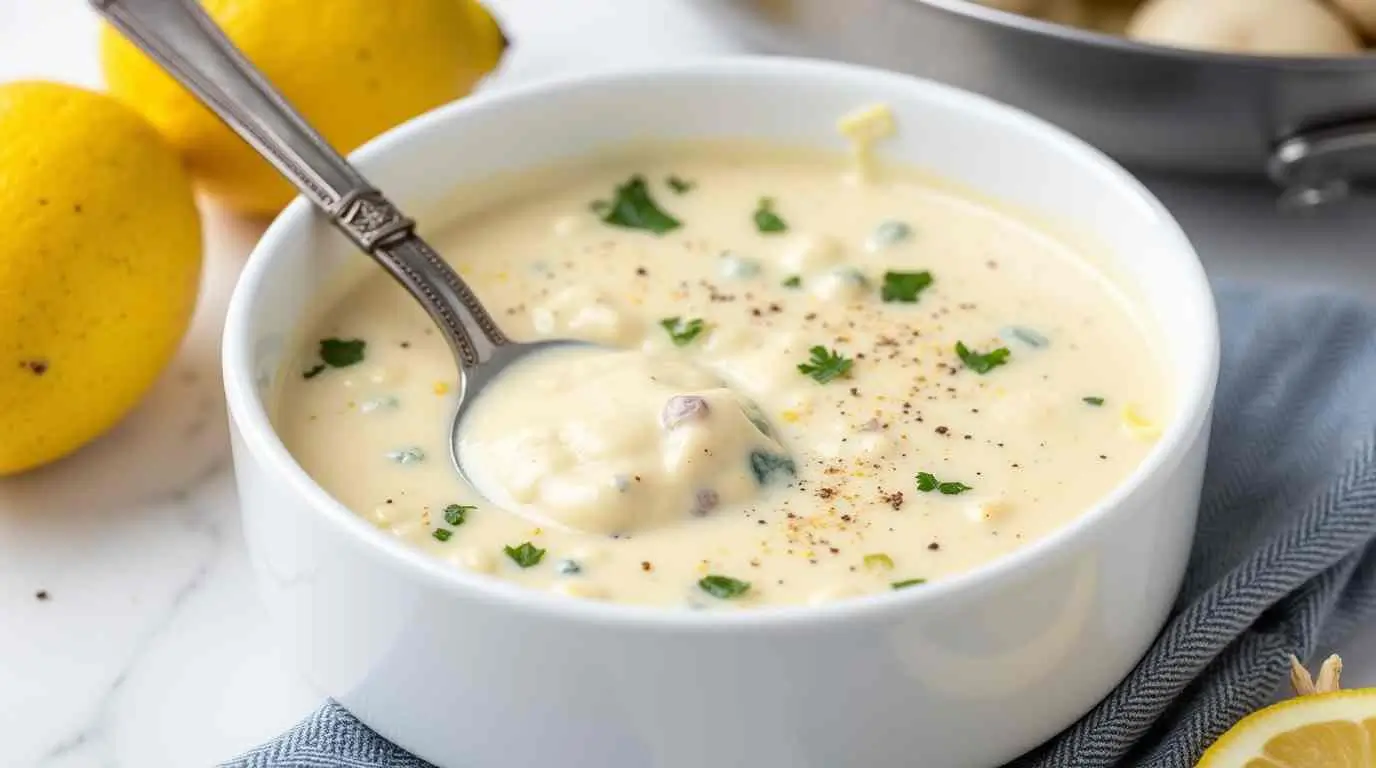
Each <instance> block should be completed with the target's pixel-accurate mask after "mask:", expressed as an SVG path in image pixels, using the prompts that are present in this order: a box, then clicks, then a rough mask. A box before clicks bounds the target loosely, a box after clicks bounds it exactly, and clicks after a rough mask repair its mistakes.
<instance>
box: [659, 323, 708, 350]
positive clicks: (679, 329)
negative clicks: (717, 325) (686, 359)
mask: <svg viewBox="0 0 1376 768" xmlns="http://www.w3.org/2000/svg"><path fill="white" fill-rule="evenodd" d="M659 325H660V327H661V328H663V329H664V330H666V331H668V332H669V338H670V339H673V341H674V346H676V347H684V346H687V345H688V344H689V343H690V342H692V341H693V339H696V338H697V337H698V334H700V333H702V332H703V330H704V329H705V328H706V327H707V323H705V322H704V321H703V319H702V318H700V317H694V318H691V319H688V320H684V319H683V318H681V317H666V318H664V319H663V320H660V321H659Z"/></svg>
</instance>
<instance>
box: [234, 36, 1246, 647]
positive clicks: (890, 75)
mask: <svg viewBox="0 0 1376 768" xmlns="http://www.w3.org/2000/svg"><path fill="white" fill-rule="evenodd" d="M684 76H686V77H701V78H721V77H732V78H738V77H752V76H760V77H769V76H775V77H780V76H787V77H789V78H794V79H797V80H799V81H807V80H810V79H828V78H832V79H840V80H846V81H849V82H853V81H854V80H856V79H866V80H871V81H874V82H886V83H888V84H889V85H890V86H891V87H902V88H905V89H909V90H912V91H913V92H914V94H915V98H918V99H923V100H944V101H946V102H947V103H948V104H950V105H953V106H955V107H956V108H959V109H961V110H963V111H966V112H973V113H977V114H978V116H979V117H980V119H986V120H990V121H993V122H999V123H1002V124H1004V125H1007V126H1011V129H1013V130H1020V131H1023V132H1027V133H1031V134H1036V138H1037V140H1038V141H1041V142H1045V143H1049V144H1059V145H1060V148H1061V149H1062V150H1063V151H1067V152H1069V153H1071V154H1073V155H1075V156H1077V159H1078V161H1079V162H1081V163H1083V164H1084V165H1085V166H1086V167H1087V169H1088V170H1089V171H1090V172H1094V173H1099V174H1103V175H1105V176H1107V177H1108V181H1109V182H1110V183H1113V184H1116V185H1118V186H1120V187H1121V188H1122V190H1123V192H1124V194H1125V195H1128V196H1131V197H1135V198H1136V202H1137V203H1138V204H1140V205H1143V206H1144V213H1145V214H1146V215H1148V216H1150V217H1153V218H1155V219H1156V220H1157V221H1156V225H1157V226H1158V227H1159V228H1160V230H1161V231H1162V233H1163V236H1164V237H1165V238H1166V239H1167V240H1168V241H1173V244H1174V247H1173V248H1172V250H1173V251H1175V254H1174V258H1180V259H1183V260H1184V261H1185V262H1186V263H1185V264H1184V265H1183V266H1184V269H1185V270H1186V273H1187V274H1188V278H1187V280H1186V284H1184V285H1182V286H1180V289H1181V290H1180V292H1179V297H1180V299H1181V300H1182V301H1184V302H1185V303H1186V304H1187V305H1191V304H1192V305H1194V306H1195V307H1197V308H1198V309H1199V310H1201V314H1202V316H1203V317H1204V318H1205V320H1206V323H1205V326H1206V327H1203V328H1199V329H1198V336H1197V341H1198V342H1199V343H1200V344H1202V347H1200V348H1199V350H1198V353H1197V355H1198V356H1200V357H1201V359H1200V361H1199V364H1198V365H1197V369H1196V370H1193V371H1189V372H1188V375H1187V377H1186V379H1185V380H1186V382H1187V383H1186V385H1185V386H1183V387H1181V388H1180V391H1179V400H1178V402H1179V407H1178V413H1177V415H1176V416H1175V418H1174V419H1173V420H1172V421H1171V423H1170V424H1169V426H1167V428H1166V430H1165V431H1164V432H1163V434H1162V436H1161V438H1160V439H1159V440H1158V441H1157V443H1156V444H1155V445H1154V446H1153V447H1152V449H1151V451H1150V452H1149V453H1148V454H1147V456H1146V457H1145V458H1144V459H1143V460H1142V462H1141V463H1140V464H1139V465H1138V466H1137V467H1136V468H1135V469H1134V470H1133V472H1132V473H1131V474H1129V475H1128V476H1127V477H1126V478H1124V479H1123V480H1122V481H1120V482H1119V483H1118V484H1117V485H1116V486H1114V488H1113V490H1112V491H1110V492H1109V493H1108V494H1106V495H1105V496H1103V497H1101V498H1100V499H1099V500H1098V501H1097V502H1096V503H1095V504H1093V505H1092V506H1091V507H1090V508H1089V509H1087V510H1085V511H1084V512H1083V513H1082V514H1080V515H1079V516H1077V517H1076V518H1074V519H1073V520H1071V521H1069V522H1067V523H1066V524H1064V525H1062V526H1060V527H1059V528H1057V529H1056V530H1054V531H1052V532H1050V533H1049V534H1047V535H1045V536H1043V537H1041V538H1040V539H1037V540H1035V541H1033V542H1031V543H1029V544H1027V545H1025V546H1023V547H1021V548H1019V549H1017V550H1015V551H1013V552H1011V553H1009V554H1007V555H1004V556H1003V557H1000V558H997V559H995V560H992V561H990V562H987V563H985V564H983V565H980V566H978V567H976V568H973V569H971V570H969V571H966V572H964V573H960V574H956V575H953V576H950V577H946V578H943V579H940V580H937V581H934V582H931V583H930V584H927V585H924V587H923V588H922V589H918V590H911V589H910V590H895V591H892V592H889V593H881V594H877V595H865V596H858V597H854V598H848V599H846V600H838V601H835V602H832V603H827V604H823V605H780V606H760V607H751V608H749V609H746V610H739V611H721V612H718V611H687V610H675V609H671V608H665V607H662V606H647V605H636V604H621V603H612V602H604V601H594V600H578V599H570V598H568V597H565V596H561V595H554V594H549V593H547V592H544V591H542V590H535V589H531V588H529V587H525V586H521V585H518V584H515V583H513V582H508V581H506V580H504V579H499V578H496V577H492V576H487V575H483V574H477V573H470V572H468V571H466V570H464V569H461V568H455V567H453V566H451V565H448V564H446V563H444V562H442V561H441V560H440V559H439V558H437V557H434V556H433V555H430V554H427V553H425V552H422V551H421V550H419V549H417V548H414V547H412V546H410V545H409V544H407V543H405V542H402V541H399V540H396V539H395V538H392V537H387V536H384V535H383V534H382V533H381V532H379V531H378V530H377V529H376V527H375V526H373V525H372V524H370V523H368V522H367V521H366V520H365V519H364V518H363V517H362V516H360V515H358V514H356V513H355V512H353V511H351V510H349V509H348V508H347V507H345V506H344V505H343V504H342V503H340V502H338V501H336V500H335V499H334V498H333V497H332V496H331V495H330V494H329V493H328V492H326V491H325V490H324V489H323V488H322V487H321V486H319V485H317V484H316V483H315V481H314V480H312V479H311V477H310V476H309V475H308V474H307V473H306V472H305V470H304V469H302V468H301V466H300V465H299V464H297V463H296V461H295V459H294V458H293V457H292V456H291V454H290V453H289V452H288V450H287V448H286V446H285V445H284V444H283V442H282V441H281V439H280V438H279V437H278V436H277V434H276V432H275V430H274V429H273V426H272V423H271V419H270V417H269V415H268V410H267V408H266V403H264V402H263V400H262V399H261V398H259V397H258V394H257V385H256V383H255V377H254V373H253V356H252V348H253V340H252V339H251V338H250V335H249V333H248V328H249V326H250V324H251V314H252V309H253V306H254V304H255V301H256V297H257V295H258V293H259V288H260V286H261V285H262V284H263V283H264V282H265V279H266V276H267V275H268V274H269V272H270V270H271V266H272V264H273V263H274V262H275V260H277V259H280V258H285V257H286V254H288V253H289V252H290V250H291V248H290V247H289V246H290V244H291V243H292V242H293V241H294V240H296V239H299V238H300V237H302V236H303V234H304V233H305V232H306V231H307V229H308V228H309V227H310V226H312V225H313V224H314V223H315V222H316V221H323V219H322V218H321V215H320V214H318V213H316V211H315V210H314V208H313V207H312V206H311V205H310V203H309V202H307V201H306V200H305V199H304V198H302V197H297V198H296V199H295V200H293V201H292V202H291V203H290V204H289V205H288V206H287V207H286V209H285V210H283V211H282V213H281V214H279V215H278V216H277V218H276V219H274V220H273V222H272V223H271V224H270V225H269V227H268V228H267V230H266V231H265V232H264V234H263V236H262V238H261V239H260V240H259V242H258V243H257V244H256V245H255V246H254V248H253V251H252V252H251V254H250V255H249V258H248V261H247V263H246V264H245V266H244V268H243V271H242V273H241V275H240V276H239V281H238V284H237V285H236V286H235V289H234V293H233V296H232V297H231V300H230V304H229V309H228V312H227V314H226V320H225V330H224V336H223V346H222V366H223V373H224V386H225V394H226V400H227V404H228V411H229V417H230V419H231V421H232V422H233V423H234V425H235V427H236V429H237V431H238V434H239V436H240V438H241V440H242V442H243V445H244V447H245V448H246V449H247V450H248V452H249V453H250V454H251V455H252V456H253V457H254V459H255V461H256V462H257V464H259V465H260V466H261V467H262V468H263V470H264V471H266V472H268V473H270V474H275V475H276V476H277V479H278V480H280V481H282V483H283V485H284V486H285V487H286V488H289V489H290V490H291V493H292V494H293V495H294V496H295V497H296V498H297V499H299V500H300V501H301V502H303V503H305V504H306V505H308V506H309V507H310V508H311V509H310V512H309V513H308V514H312V515H316V516H318V517H320V518H323V522H324V523H325V524H327V525H331V526H333V527H334V528H335V529H336V530H337V532H338V533H339V534H340V535H341V536H344V537H347V538H348V539H350V540H352V543H353V544H354V545H355V546H356V548H357V550H358V551H359V552H362V553H364V554H365V555H366V556H369V557H372V558H376V559H380V560H382V561H384V563H383V564H384V565H385V566H387V567H388V568H390V569H391V570H393V571H397V572H402V573H404V575H405V577H406V578H408V579H410V580H418V581H421V582H423V583H427V584H429V585H431V586H433V587H435V588H436V589H442V590H445V591H447V592H451V593H456V594H457V595H458V596H459V597H462V598H464V599H468V600H475V601H482V602H486V603H489V604H498V605H496V607H499V608H507V609H509V610H513V611H528V612H531V613H534V614H540V615H543V616H545V617H548V618H557V619H559V620H566V621H576V622H590V623H610V624H613V625H616V626H618V627H619V628H621V629H628V630H635V631H673V632H683V631H699V632H708V633H710V632H722V631H775V630H781V629H788V628H791V627H799V626H815V625H832V624H838V623H841V622H854V621H872V620H888V619H892V618H894V617H897V616H902V615H906V614H908V613H909V612H910V611H912V610H913V609H915V608H916V607H917V606H918V605H922V604H930V603H934V602H937V601H940V600H950V599H952V598H954V597H957V596H958V595H959V594H960V593H964V592H970V591H976V592H977V591H978V590H979V589H980V588H988V587H990V586H991V585H994V584H997V583H1000V582H1003V583H1006V582H1007V581H1008V580H1009V579H1012V580H1016V579H1017V574H1018V573H1019V572H1020V571H1021V570H1023V569H1024V568H1025V567H1027V566H1029V565H1031V564H1034V563H1036V562H1037V561H1039V560H1044V559H1046V558H1047V556H1049V555H1051V554H1053V553H1055V552H1057V551H1061V550H1065V549H1067V548H1073V547H1074V546H1075V545H1076V544H1083V542H1084V541H1086V540H1087V539H1089V538H1091V537H1092V535H1093V529H1094V528H1096V527H1097V526H1098V525H1099V524H1100V523H1101V521H1102V520H1103V519H1104V518H1105V517H1106V516H1108V515H1109V514H1110V513H1111V512H1112V511H1113V510H1114V509H1115V508H1117V507H1119V506H1121V504H1122V503H1123V502H1124V501H1125V500H1126V499H1127V498H1129V497H1131V496H1133V495H1135V494H1137V493H1139V492H1141V490H1142V486H1143V485H1144V484H1145V483H1147V482H1148V480H1149V479H1150V478H1152V477H1155V476H1157V475H1159V474H1161V473H1163V472H1169V471H1171V470H1172V469H1173V467H1174V466H1176V465H1177V464H1178V463H1179V461H1180V460H1181V459H1182V458H1183V456H1184V454H1185V452H1186V451H1187V450H1188V449H1189V447H1190V446H1191V445H1192V443H1193V442H1194V440H1195V438H1196V437H1197V436H1198V434H1199V433H1200V431H1201V430H1203V429H1205V427H1206V426H1207V423H1208V419H1209V414H1210V413H1211V410H1212V402H1213V394H1214V388H1215V385H1216V380H1217V373H1218V365H1219V342H1218V322H1217V314H1216V309H1215V306H1214V301H1213V294H1212V292H1211V290H1210V289H1209V285H1208V281H1207V279H1206V277H1205V274H1204V270H1203V267H1202V265H1201V264H1200V262H1199V258H1198V256H1197V254H1196V253H1195V251H1194V248H1193V246H1192V245H1191V244H1190V242H1189V240H1188V238H1187V237H1186V235H1185V233H1184V232H1183V231H1182V229H1181V228H1180V225H1179V224H1178V223H1177V222H1176V221H1175V219H1174V218H1173V217H1172V216H1171V215H1170V213H1169V212H1168V211H1167V210H1166V208H1165V206H1164V205H1163V204H1162V203H1161V202H1160V201H1158V200H1157V199H1156V198H1155V196H1153V195H1152V194H1151V192H1149V191H1148V190H1147V189H1146V187H1145V186H1143V185H1142V183H1141V182H1139V181H1138V180H1137V179H1136V178H1134V177H1133V176H1132V175H1131V174H1129V173H1128V172H1127V171H1126V170H1124V169H1123V168H1122V167H1120V166H1119V165H1118V164H1117V163H1115V162H1114V161H1113V160H1111V159H1109V158H1108V157H1107V156H1106V155H1104V154H1103V153H1102V152H1100V151H1099V150H1097V149H1094V148H1093V147H1091V146H1090V145H1088V144H1086V143H1085V142H1083V141H1082V140H1080V139H1078V138H1076V137H1075V136H1073V135H1072V134H1070V133H1068V132H1066V131H1065V130H1063V129H1061V128H1058V127H1056V126H1054V125H1052V124H1050V123H1048V122H1046V121H1044V120H1042V119H1040V118H1037V117H1034V116H1032V115H1030V114H1028V113H1026V112H1023V111H1022V110H1019V109H1016V108H1014V107H1010V106H1007V105H1005V104H1002V103H1000V102H996V101H994V100H992V99H989V98H987V97H985V96H981V95H978V94H974V93H971V92H968V91H964V90H961V89H958V88H954V87H951V86H947V85H944V84H941V83H937V82H934V81H930V80H925V79H922V78H917V77H913V76H910V75H904V74H900V73H895V72H889V71H886V70H881V69H876V68H871V67H865V66H860V65H855V64H845V63H837V62H824V61H818V60H812V59H805V58H791V57H778V56H714V57H707V58H686V59H679V60H676V61H674V62H669V63H659V64H650V65H639V66H635V67H630V68H622V69H612V70H597V71H588V72H579V73H575V74H566V75H561V76H557V77H551V78H546V79H541V80H538V81H533V82H528V83H524V84H520V85H515V86H511V87H505V88H501V89H496V90H494V91H480V92H478V93H476V94H474V95H471V96H469V97H467V98H464V99H462V100H460V101H457V102H454V103H452V104H449V105H447V106H444V107H441V108H439V109H437V110H433V111H431V112H428V113H425V114H423V115H420V116H418V117H416V118H414V119H412V120H410V121H407V122H405V123H403V124H401V125H400V126H398V127H396V128H393V129H392V130H390V131H388V132H386V133H384V134H382V135H381V136H379V137H378V138H376V139H374V140H372V141H370V142H368V143H367V144H366V145H365V146H363V147H362V148H360V149H359V150H357V151H356V152H354V153H352V154H351V155H350V159H351V160H352V161H353V162H355V163H358V164H359V165H360V167H362V168H363V170H364V171H365V172H366V171H367V170H368V166H370V165H373V164H379V163H386V162H387V157H388V155H389V153H391V152H392V151H393V150H394V149H395V148H397V147H399V146H401V145H403V144H405V143H406V142H408V141H410V140H411V138H412V137H414V136H416V135H418V134H421V133H424V132H428V131H431V130H435V129H439V128H440V127H441V126H443V125H446V124H448V123H451V122H455V121H461V120H463V119H465V116H467V115H470V114H475V113H480V112H483V111H489V110H501V109H504V108H506V107H507V105H509V104H513V103H517V102H521V101H524V100H531V99H540V98H541V97H542V96H544V95H545V94H547V93H550V92H552V91H560V90H563V89H568V88H575V87H576V88H592V89H596V88H598V87H602V86H605V85H608V84H611V83H624V82H628V81H637V80H651V81H653V80H657V79H662V78H666V77H684ZM803 87H806V86H803ZM241 514H242V510H241ZM250 553H251V557H253V552H252V547H250ZM254 559H256V557H255V558H254Z"/></svg>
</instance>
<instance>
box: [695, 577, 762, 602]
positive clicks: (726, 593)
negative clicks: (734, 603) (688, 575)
mask: <svg viewBox="0 0 1376 768" xmlns="http://www.w3.org/2000/svg"><path fill="white" fill-rule="evenodd" d="M698 587H699V588H701V589H702V591H703V592H706V593H707V594H709V595H711V596H712V597H718V598H721V599H722V600H730V599H731V598H733V597H740V596H741V595H743V594H745V593H746V591H747V590H749V589H750V582H748V581H741V580H740V579H733V578H731V577H730V576H718V575H716V574H711V575H709V576H703V577H702V578H701V579H698Z"/></svg>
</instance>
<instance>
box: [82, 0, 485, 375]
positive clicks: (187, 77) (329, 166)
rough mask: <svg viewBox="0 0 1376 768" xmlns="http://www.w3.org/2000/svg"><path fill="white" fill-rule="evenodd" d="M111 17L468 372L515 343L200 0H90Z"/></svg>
mask: <svg viewBox="0 0 1376 768" xmlns="http://www.w3.org/2000/svg"><path fill="white" fill-rule="evenodd" d="M91 4H92V5H93V6H95V8H96V10H97V11H99V12H100V13H101V14H102V15H103V16H104V17H105V18H106V19H108V20H109V21H110V23H111V24H113V25H114V26H115V27H116V28H117V29H119V30H120V31H121V32H122V33H124V35H125V36H126V37H128V38H129V40H130V41H132V42H133V43H134V45H136V46H138V47H139V48H140V49H141V50H142V51H144V52H145V53H147V54H148V55H149V56H150V57H152V58H153V59H154V60H155V61H157V62H158V63H159V64H160V65H161V66H162V67H163V68H164V69H166V70H167V72H168V73H169V74H171V75H172V76H173V77H174V78H176V80H177V81H178V82H180V83H181V84H182V85H183V86H185V87H186V88H187V89H188V90H190V91H191V92H192V93H194V94H195V95H196V96H197V97H198V98H200V99H201V101H203V102H204V103H205V104H206V106H208V107H209V108H210V109H211V110H213V111H214V112H215V114H217V115H218V116H219V117H220V119H221V120H224V121H225V123H226V124H227V125H229V127H230V128H232V129H234V131H235V132H236V133H238V134H239V135H240V136H242V137H243V138H244V140H245V141H247V142H248V143H249V144H251V145H252V146H253V147H254V149H256V150H258V151H259V152H260V153H261V154H262V155H263V156H264V157H266V158H267V159H268V160H269V161H271V162H272V164H273V165H274V166H276V167H277V170H279V171H281V173H282V174H283V175H284V176H286V177H287V179H288V180H289V181H291V182H292V184H294V185H295V186H296V187H297V188H298V189H300V190H301V192H302V193H303V194H304V195H305V196H306V198H307V199H309V200H310V201H311V202H312V203H314V204H315V205H316V207H318V208H319V209H320V210H322V211H324V212H325V213H326V214H328V215H329V216H330V219H331V220H332V221H333V223H334V224H335V225H336V226H337V227H339V229H340V230H342V231H343V232H344V234H345V235H347V236H348V237H349V239H351V240H353V241H354V243H356V244H357V245H358V247H359V248H360V249H362V250H363V251H364V252H366V253H367V254H368V255H370V256H372V257H373V258H374V259H375V260H376V261H377V262H378V263H379V264H381V265H382V266H383V267H384V268H385V269H386V270H387V271H388V272H389V273H391V274H392V276H393V277H395V278H396V279H397V281H398V282H400V283H401V284H402V285H403V286H404V287H405V288H406V290H407V291H409V292H410V293H411V295H412V296H414V297H415V298H416V300H417V301H419V302H420V303H421V305H422V306H424V307H425V310H426V312H428V313H429V314H430V316H431V318H433V319H434V321H435V322H436V323H437V324H438V325H439V326H440V331H441V332H442V333H444V335H445V339H446V341H448V342H449V345H450V346H451V347H452V348H453V350H454V353H455V355H456V356H457V358H458V360H459V361H460V363H461V365H462V366H463V367H464V368H470V367H473V366H476V365H478V364H479V363H482V362H483V361H485V360H487V359H488V358H490V357H491V356H492V354H493V352H495V351H496V350H497V349H498V348H500V347H502V346H504V345H506V344H507V343H509V340H508V339H507V337H506V336H505V335H504V334H503V333H502V332H501V330H500V329H499V328H498V327H497V324H496V322H495V321H493V319H492V317H491V315H489V314H488V312H487V310H486V309H484V308H483V306H482V304H480V303H479V302H478V300H477V298H476V297H475V296H474V295H473V291H472V290H471V289H470V288H469V287H468V285H467V284H466V283H465V282H464V281H463V279H462V278H461V277H459V275H458V274H457V273H456V272H454V270H453V269H452V268H450V267H449V265H448V264H446V263H445V261H444V259H442V258H441V257H440V256H439V254H437V253H436V252H435V250H434V249H433V248H431V247H430V246H429V245H427V244H426V243H425V241H424V240H422V239H421V238H420V236H419V235H417V234H416V232H415V222H414V221H412V220H411V219H409V218H407V217H406V216H405V215H404V214H403V213H402V212H401V211H400V210H398V209H397V207H396V206H395V205H393V204H392V203H391V202H390V201H389V200H388V199H387V198H386V197H385V196H383V194H382V193H381V192H379V191H378V190H376V189H374V188H373V187H372V186H371V185H370V184H368V181H367V179H365V178H363V176H362V174H360V173H359V172H358V171H357V170H355V169H354V168H353V166H351V165H349V163H348V161H346V160H345V159H344V158H343V157H341V156H340V155H339V153H338V152H336V151H335V150H334V149H333V148H332V147H330V145H329V144H328V143H327V142H326V141H325V140H324V139H323V138H322V137H321V136H320V134H318V133H316V131H315V129H313V128H311V127H310V125H308V124H307V123H306V121H305V119H303V118H302V117H301V115H299V114H297V112H296V111H295V110H294V109H293V108H292V107H291V105H290V104H288V103H287V101H286V99H284V98H283V97H282V95H281V94H280V93H278V92H277V91H276V89H274V88H273V87H272V85H271V84H269V83H268V81H267V80H266V79H265V78H264V77H263V75H262V74H261V73H260V72H258V70H257V69H256V68H255V67H254V66H253V65H252V64H251V63H249V61H248V60H247V59H245V58H244V56H243V54H241V53H240V52H239V51H238V50H237V49H236V48H235V47H234V44H233V43H231V42H229V40H228V39H227V38H226V37H225V36H224V33H222V32H221V31H220V30H219V28H218V27H216V26H215V23H214V22H213V21H211V20H210V18H209V17H208V16H206V14H205V12H204V11H202V10H201V8H200V6H199V5H198V4H197V3H196V2H195V0H91Z"/></svg>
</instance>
